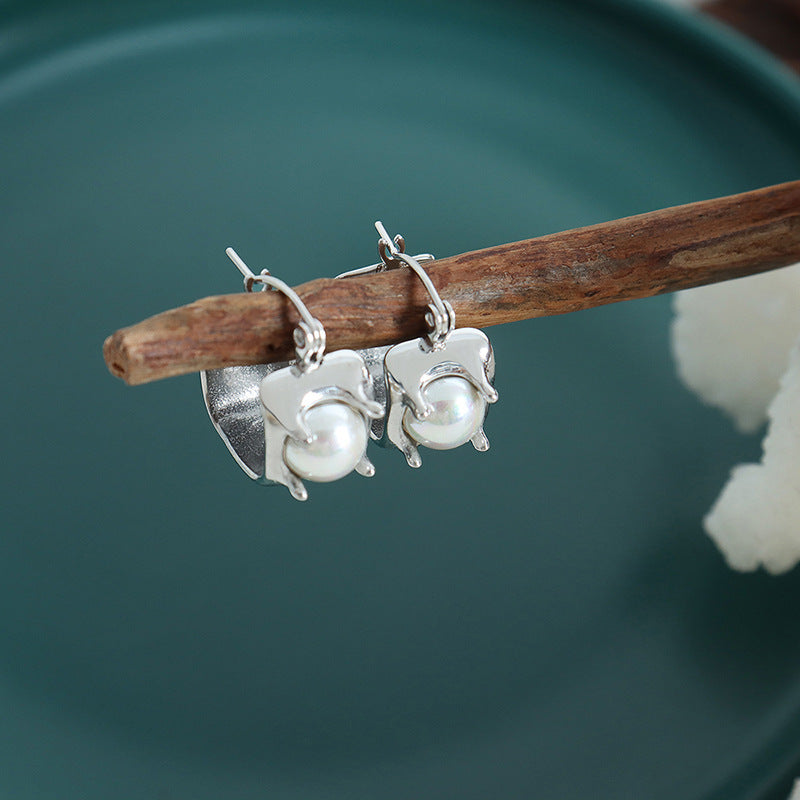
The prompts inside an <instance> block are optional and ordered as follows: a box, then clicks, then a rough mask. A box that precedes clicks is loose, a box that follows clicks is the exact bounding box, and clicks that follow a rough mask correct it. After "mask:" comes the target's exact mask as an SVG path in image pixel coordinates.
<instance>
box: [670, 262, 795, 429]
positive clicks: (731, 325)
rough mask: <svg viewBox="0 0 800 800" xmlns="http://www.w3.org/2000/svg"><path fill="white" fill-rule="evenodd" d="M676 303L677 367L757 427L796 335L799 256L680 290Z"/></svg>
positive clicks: (737, 418) (746, 425) (707, 395)
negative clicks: (758, 271)
mask: <svg viewBox="0 0 800 800" xmlns="http://www.w3.org/2000/svg"><path fill="white" fill-rule="evenodd" d="M675 311H676V314H677V316H676V318H675V321H674V323H673V326H672V350H673V354H674V355H675V359H676V361H677V364H678V374H679V375H680V377H681V378H682V379H683V381H684V382H685V383H686V384H687V386H689V388H691V389H693V390H694V391H695V392H697V394H699V395H700V397H701V398H702V399H703V400H704V401H705V402H707V403H709V404H710V405H713V406H717V407H719V408H722V409H723V410H724V411H726V412H727V413H728V414H730V415H731V416H732V417H733V419H734V422H735V423H736V425H737V427H738V428H739V429H740V430H741V431H743V432H752V431H755V430H756V429H757V428H758V427H759V426H760V425H761V424H762V423H763V422H764V420H765V419H766V410H767V406H768V405H769V402H770V400H772V398H773V397H774V396H775V393H776V392H777V391H778V381H779V380H780V376H781V375H782V374H783V371H784V370H785V369H786V361H787V358H788V355H789V350H790V349H791V347H792V344H793V343H794V341H795V340H796V339H797V337H798V335H800V264H797V265H795V266H793V267H787V268H786V269H780V270H776V271H774V272H767V273H765V274H763V275H756V276H753V277H749V278H741V279H739V280H735V281H728V282H727V283H720V284H716V285H714V286H703V287H701V288H699V289H690V290H689V291H685V292H680V293H679V294H677V295H676V297H675Z"/></svg>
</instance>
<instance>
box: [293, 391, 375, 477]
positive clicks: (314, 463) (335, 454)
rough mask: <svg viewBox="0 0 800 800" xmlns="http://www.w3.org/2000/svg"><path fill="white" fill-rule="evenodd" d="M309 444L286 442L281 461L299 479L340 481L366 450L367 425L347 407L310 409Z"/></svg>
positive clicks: (335, 405) (337, 404) (334, 405)
mask: <svg viewBox="0 0 800 800" xmlns="http://www.w3.org/2000/svg"><path fill="white" fill-rule="evenodd" d="M306 424H307V425H308V428H309V430H310V431H311V436H312V438H311V441H310V442H308V443H306V442H296V441H294V440H293V439H288V440H287V441H286V448H285V450H284V459H285V461H286V463H287V464H288V466H289V468H290V469H291V470H292V472H294V473H295V474H296V475H297V476H299V477H300V478H305V479H307V480H309V481H318V482H320V483H326V482H327V481H335V480H338V479H339V478H343V477H344V476H345V475H347V474H348V473H349V472H352V470H353V469H354V468H355V466H356V464H358V462H359V461H360V460H361V457H362V456H363V455H364V452H365V451H366V449H367V423H366V420H365V419H364V417H363V416H362V415H361V413H360V412H358V411H356V410H355V409H353V408H351V407H350V406H349V405H347V404H346V403H340V402H331V403H323V404H322V405H319V406H315V407H314V408H311V409H309V411H308V413H307V414H306Z"/></svg>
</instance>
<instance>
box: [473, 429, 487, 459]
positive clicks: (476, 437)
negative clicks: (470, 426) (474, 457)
mask: <svg viewBox="0 0 800 800" xmlns="http://www.w3.org/2000/svg"><path fill="white" fill-rule="evenodd" d="M470 441H471V442H472V446H473V447H474V448H475V449H476V450H479V451H480V452H481V453H485V452H486V451H487V450H488V449H489V440H488V439H487V438H486V434H485V433H484V432H483V428H478V430H477V431H475V433H474V434H473V436H472V438H471V439H470Z"/></svg>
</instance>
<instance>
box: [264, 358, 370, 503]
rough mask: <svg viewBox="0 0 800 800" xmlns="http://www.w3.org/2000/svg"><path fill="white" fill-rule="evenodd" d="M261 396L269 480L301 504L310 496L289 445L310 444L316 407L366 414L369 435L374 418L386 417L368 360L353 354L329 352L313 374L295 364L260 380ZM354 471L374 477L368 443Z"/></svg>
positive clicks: (366, 437) (265, 473)
mask: <svg viewBox="0 0 800 800" xmlns="http://www.w3.org/2000/svg"><path fill="white" fill-rule="evenodd" d="M259 398H260V402H261V410H262V415H263V420H264V450H265V457H264V478H265V479H266V480H267V481H268V482H274V483H280V484H283V485H284V486H287V487H288V489H289V491H290V492H291V494H292V497H294V498H295V499H297V500H305V499H306V498H307V497H308V492H307V491H306V488H305V486H304V485H303V482H302V481H301V480H300V477H299V476H298V475H296V474H295V473H294V472H293V471H292V469H291V467H290V466H289V464H288V463H287V461H286V458H285V452H286V445H287V442H288V441H289V440H290V439H293V440H294V441H295V442H297V443H308V444H310V443H311V441H312V436H313V432H312V431H311V430H309V428H308V427H307V426H306V416H307V415H308V413H309V411H311V409H313V408H316V407H318V406H320V405H324V404H326V403H332V402H339V403H345V404H347V405H348V406H350V408H352V409H353V410H354V411H356V412H358V414H360V415H361V418H362V420H363V423H364V428H365V432H366V431H368V430H369V427H370V424H371V421H372V420H373V419H377V418H379V417H382V416H383V406H382V405H381V404H380V403H377V402H375V400H374V397H373V390H372V381H371V379H370V376H369V373H368V371H367V367H366V365H365V363H364V360H363V359H362V358H361V356H360V355H359V354H358V353H356V352H355V351H354V350H337V351H336V352H334V353H328V354H326V355H325V356H324V357H322V360H321V361H320V362H319V364H318V365H317V366H315V367H314V369H312V370H307V371H303V370H300V369H298V367H297V365H296V364H293V365H291V366H288V367H284V368H283V369H279V370H276V371H274V372H271V373H270V374H269V375H267V376H266V377H265V378H264V379H263V380H262V381H261V386H260V389H259ZM368 440H369V437H368V436H365V441H368ZM355 470H356V472H358V473H359V474H360V475H364V476H366V477H371V476H372V475H374V474H375V468H374V467H373V465H372V463H371V462H370V460H369V459H368V458H367V454H366V445H365V448H364V452H363V453H362V454H361V458H360V460H359V461H358V463H357V464H356V467H355Z"/></svg>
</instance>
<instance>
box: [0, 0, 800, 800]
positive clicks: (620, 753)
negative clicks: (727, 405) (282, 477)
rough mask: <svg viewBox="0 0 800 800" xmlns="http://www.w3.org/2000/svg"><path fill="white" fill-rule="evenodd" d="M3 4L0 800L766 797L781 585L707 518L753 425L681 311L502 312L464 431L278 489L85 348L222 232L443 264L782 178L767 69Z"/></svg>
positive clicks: (785, 96)
mask: <svg viewBox="0 0 800 800" xmlns="http://www.w3.org/2000/svg"><path fill="white" fill-rule="evenodd" d="M0 5H1V6H2V12H3V14H2V18H1V19H2V21H1V22H0V34H1V36H0V145H1V146H0V181H1V183H0V186H1V189H0V242H2V263H3V279H2V289H0V319H2V326H3V329H2V330H3V359H2V365H3V370H4V378H3V383H2V393H1V394H0V396H1V397H2V407H3V419H4V425H3V437H2V456H3V457H2V466H0V474H1V476H2V482H1V483H0V486H2V489H0V493H1V494H2V504H1V505H0V508H2V536H0V796H2V797H8V798H14V800H28V798H36V800H40V799H41V798H54V799H55V798H57V799H58V800H71V799H72V798H81V800H95V799H96V800H108V799H109V798H114V800H129V799H130V800H134V799H135V800H140V799H141V800H144V799H145V798H146V799H147V800H152V799H153V798H170V800H176V799H180V798H187V800H206V799H208V800H212V799H213V800H220V799H221V798H225V800H234V799H235V800H240V799H241V800H249V799H250V798H259V799H263V798H269V799H270V800H272V799H273V798H274V799H275V800H278V799H280V800H284V799H285V800H339V799H340V798H348V800H352V798H365V799H369V800H375V798H380V800H391V799H392V798H398V800H399V799H401V798H402V799H403V800H406V799H407V798H421V799H423V800H428V798H459V800H463V799H466V798H476V799H478V798H479V799H480V800H485V799H486V798H504V799H505V798H532V797H542V798H559V800H564V799H569V798H580V799H581V800H583V799H584V798H587V797H591V798H615V799H616V798H643V797H646V798H653V800H660V799H661V798H711V797H720V798H722V797H724V798H726V800H736V798H762V797H767V796H770V793H772V792H774V793H775V797H780V796H781V795H782V794H784V795H785V794H786V793H787V792H788V785H789V779H790V778H791V777H792V775H793V774H794V773H795V772H798V771H800V764H798V763H797V762H798V760H799V759H800V670H799V669H798V663H800V635H798V631H797V608H798V603H800V574H791V575H789V576H787V577H784V578H780V579H774V578H767V577H766V576H763V575H748V576H743V575H738V574H734V573H732V572H730V571H729V570H728V569H727V568H726V567H725V566H724V565H723V562H722V559H721V558H720V556H719V555H718V553H717V552H716V550H715V549H714V547H713V546H712V544H711V543H710V542H709V541H708V540H707V539H706V537H705V536H704V535H703V533H702V530H701V527H700V519H701V517H702V514H703V513H704V511H705V509H706V508H707V507H708V505H709V503H710V502H711V501H712V500H713V498H714V497H715V495H716V493H717V491H718V490H719V488H720V486H721V485H722V483H723V482H724V480H725V478H726V474H727V472H728V469H729V467H730V466H731V465H732V464H733V463H734V462H735V461H737V460H743V459H747V458H752V457H754V456H755V455H756V454H757V453H758V442H757V440H756V439H744V438H742V437H740V436H738V435H736V434H735V433H733V432H732V430H731V428H730V426H729V425H728V424H727V422H726V421H725V420H723V419H722V418H721V417H720V415H719V414H717V413H716V412H714V411H711V410H708V409H705V408H703V407H702V406H701V405H700V404H699V403H697V402H696V401H695V399H694V398H693V397H692V396H690V395H689V394H688V393H687V392H686V391H685V390H684V389H683V388H682V387H681V386H680V385H679V384H678V382H677V380H676V378H675V376H674V373H673V368H672V364H671V362H670V357H669V353H668V347H667V327H668V322H669V301H668V299H666V298H660V299H657V300H653V301H645V302H636V303H629V304H622V305H619V306H616V307H609V308H605V309H599V310H597V311H592V312H587V313H581V314H575V315H571V316H568V317H564V318H553V319H545V320H539V321H532V322H529V323H524V324H517V325H509V326H505V327H502V328H497V329H494V330H491V331H490V334H491V337H492V340H493V343H494V346H495V352H496V356H497V386H498V389H499V392H500V396H501V400H500V402H499V403H498V404H497V406H495V407H494V408H493V410H492V413H491V415H490V418H489V420H488V424H487V433H488V435H489V437H490V439H491V441H492V450H491V451H490V452H489V453H487V454H479V453H476V452H474V451H472V450H471V449H466V448H465V449H463V450H461V451H458V452H451V453H426V454H425V464H424V467H423V469H421V470H417V471H413V470H409V469H408V468H407V467H406V466H405V464H404V462H403V459H402V458H401V457H400V456H399V454H398V453H397V452H389V451H378V452H377V453H376V454H375V461H376V465H377V470H378V473H377V475H376V477H375V478H374V479H372V480H370V481H366V480H364V479H363V478H360V477H358V476H355V475H353V476H351V477H349V478H347V479H345V480H343V481H341V482H339V483H336V484H329V485H313V486H312V487H311V488H312V492H311V499H310V501H309V502H308V503H306V504H300V503H296V502H294V501H292V500H291V498H290V497H289V496H288V494H287V493H286V492H285V491H284V490H279V489H272V490H270V489H265V488H262V487H260V486H257V485H255V484H252V483H251V482H250V481H249V480H248V479H247V478H246V477H245V476H244V475H243V474H242V473H241V472H240V471H239V469H238V467H237V466H236V465H235V463H234V462H233V460H232V459H231V458H230V456H229V455H228V453H227V451H226V450H225V448H224V446H223V445H222V443H221V442H220V441H219V439H218V438H217V436H216V434H215V433H214V431H213V429H212V427H211V425H210V424H209V422H208V420H207V418H206V412H205V409H204V407H203V402H202V399H201V396H200V387H199V381H198V380H197V377H196V376H188V377H185V378H181V379H175V380H171V381H167V382H163V383H159V384H156V385H151V386H145V387H140V388H136V389H129V388H126V387H125V386H123V385H122V384H121V383H120V382H118V381H116V380H114V379H112V378H111V377H110V376H109V375H108V373H107V372H106V370H105V367H104V365H103V362H102V359H101V356H100V346H101V343H102V340H103V338H104V336H105V335H107V334H108V333H109V332H110V331H112V330H114V329H115V328H117V327H119V326H121V325H125V324H129V323H132V322H134V321H136V320H138V319H141V318H143V317H145V316H147V315H149V314H151V313H155V312H157V311H160V310H162V309H165V308H168V307H171V306H174V305H176V304H180V303H183V302H187V301H189V300H192V299H194V298H196V297H200V296H203V295H208V294H214V293H220V292H233V291H237V290H238V288H239V286H240V280H239V277H238V274H237V273H236V271H235V270H234V269H233V268H232V267H231V265H230V263H229V262H228V260H227V259H226V258H225V255H224V248H225V246H226V245H229V244H233V245H235V246H236V247H237V248H238V249H239V251H240V252H241V253H242V255H243V256H244V257H245V258H246V259H248V260H249V261H250V262H251V263H252V264H253V265H254V266H258V267H261V266H267V265H269V266H270V267H271V268H273V269H274V271H275V272H277V273H278V274H279V275H280V276H281V277H283V278H285V279H286V280H288V281H289V282H290V283H298V282H301V281H304V280H306V279H310V278H312V277H316V276H320V275H332V274H335V273H336V272H338V271H341V270H343V269H346V268H351V267H355V266H359V265H361V264H364V263H369V261H370V260H371V259H372V258H373V257H374V243H375V234H374V231H373V229H372V222H373V220H375V219H376V218H378V217H380V218H382V219H383V220H384V221H385V222H386V223H387V224H388V225H389V226H390V228H391V229H392V230H395V231H401V232H402V233H403V234H405V236H406V238H407V240H408V242H409V246H410V247H411V248H412V249H413V250H415V251H418V250H430V251H432V252H435V253H437V254H440V255H447V254H450V253H454V252H462V251H465V250H470V249H473V248H477V247H482V246H486V245H491V244H495V243H499V242H504V241H509V240H513V239H519V238H524V237H528V236H533V235H536V234H541V233H546V232H549V231H553V230H559V229H563V228H569V227H571V226H576V225H581V224H586V223H593V222H598V221H601V220H605V219H609V218H613V217H619V216H623V215H626V214H631V213H635V212H640V211H646V210H650V209H654V208H658V207H661V206H667V205H670V204H675V203H680V202H684V201H691V200H698V199H702V198H707V197H712V196H715V195H721V194H727V193H729V192H734V191H740V190H746V189H750V188H754V187H756V186H759V185H764V184H769V183H775V182H779V181H783V180H788V179H792V178H796V177H797V176H798V170H800V91H798V88H797V86H796V85H795V84H794V83H792V81H791V80H790V78H789V76H788V75H784V74H783V73H782V72H781V71H780V69H779V68H778V66H777V65H775V64H774V63H772V62H771V61H770V60H769V59H768V57H767V56H765V55H762V54H760V53H759V52H757V51H756V50H755V48H753V47H751V46H750V45H748V44H746V43H745V42H744V41H742V40H739V39H736V38H734V37H733V36H732V35H730V34H727V33H725V32H723V31H722V30H721V29H717V28H715V27H713V26H712V25H711V24H708V23H705V22H701V21H699V20H694V19H691V18H689V17H688V16H687V17H684V16H681V15H680V14H678V13H677V12H673V11H670V10H668V9H662V8H660V7H657V6H656V5H650V4H648V3H644V2H643V3H632V2H610V1H609V2H566V0H565V2H538V3H512V2H506V3H489V2H486V3H478V2H473V3H451V4H445V3H439V2H433V3H431V2H428V3H420V4H413V3H399V4H380V3H378V4H371V5H369V6H367V5H364V7H361V6H359V5H357V4H353V5H347V4H345V3H339V2H334V1H333V0H331V2H319V3H310V4H304V5H303V6H302V7H300V8H298V7H297V6H296V5H294V4H291V3H288V2H287V3H285V4H282V3H280V2H260V3H251V4H247V3H245V2H234V3H230V2H228V3H223V2H221V1H220V2H196V3H183V4H180V5H176V4H170V3H160V4H158V3H156V4H153V3H148V2H144V3H142V2H120V3H113V4H112V3H101V2H96V3H90V2H79V3H67V2H64V3H38V4H17V3H14V2H5V3H2V4H0ZM312 311H313V309H312Z"/></svg>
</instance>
